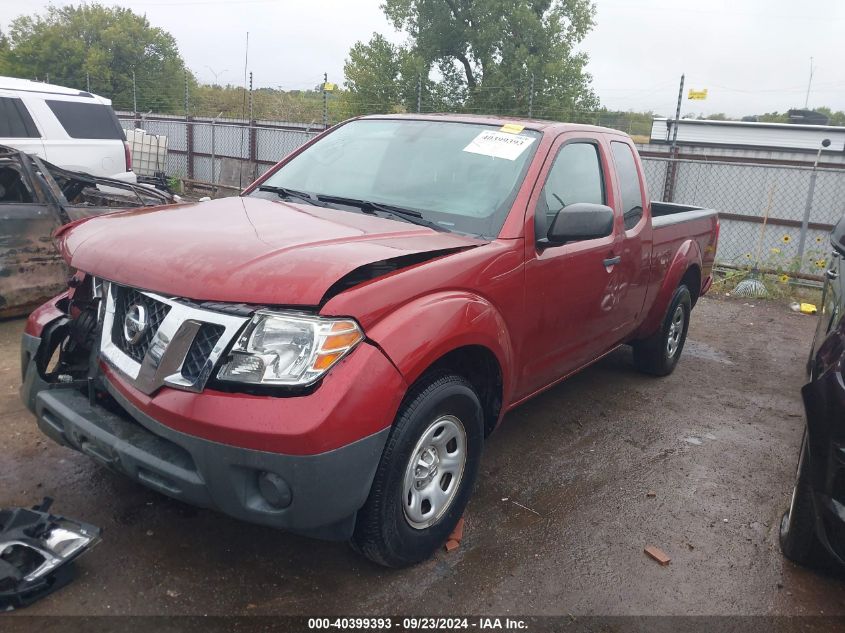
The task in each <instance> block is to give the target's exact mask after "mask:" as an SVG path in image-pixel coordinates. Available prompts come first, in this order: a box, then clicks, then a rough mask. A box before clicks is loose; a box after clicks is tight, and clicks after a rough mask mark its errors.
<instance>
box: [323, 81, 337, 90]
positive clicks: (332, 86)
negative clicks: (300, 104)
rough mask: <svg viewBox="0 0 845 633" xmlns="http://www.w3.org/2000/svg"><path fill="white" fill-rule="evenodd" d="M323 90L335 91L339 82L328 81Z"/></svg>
mask: <svg viewBox="0 0 845 633" xmlns="http://www.w3.org/2000/svg"><path fill="white" fill-rule="evenodd" d="M323 90H325V91H326V92H333V91H335V90H337V84H332V83H329V82H326V83H324V84H323Z"/></svg>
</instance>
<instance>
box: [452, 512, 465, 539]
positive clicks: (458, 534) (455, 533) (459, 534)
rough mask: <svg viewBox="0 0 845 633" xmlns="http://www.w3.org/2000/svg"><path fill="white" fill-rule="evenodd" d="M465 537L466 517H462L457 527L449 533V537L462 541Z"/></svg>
mask: <svg viewBox="0 0 845 633" xmlns="http://www.w3.org/2000/svg"><path fill="white" fill-rule="evenodd" d="M463 538H464V519H463V517H461V518H460V519H459V520H458V524H457V525H456V526H455V529H454V530H452V533H451V534H450V535H449V539H450V540H452V541H457V542H458V543H460V542H461V541H462V540H463Z"/></svg>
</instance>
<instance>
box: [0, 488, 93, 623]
mask: <svg viewBox="0 0 845 633" xmlns="http://www.w3.org/2000/svg"><path fill="white" fill-rule="evenodd" d="M51 504H52V499H49V498H45V499H44V501H43V502H42V503H41V504H40V505H38V506H35V507H34V508H32V509H27V508H9V509H4V510H0V611H12V610H14V609H19V608H22V607H25V606H28V605H30V604H32V603H33V602H35V601H36V600H38V599H40V598H43V597H44V596H46V595H47V594H50V593H52V592H53V591H56V590H57V589H59V588H61V587H63V586H65V585H66V584H67V583H68V582H70V581H71V580H72V579H73V567H72V565H71V563H72V562H73V561H74V560H75V559H76V558H78V557H79V556H80V555H81V554H83V553H84V552H86V551H87V550H89V549H90V548H91V547H93V546H94V545H96V544H97V543H98V542H99V541H100V528H98V527H95V526H93V525H89V524H87V523H82V522H80V521H75V520H72V519H68V518H65V517H63V516H57V515H54V514H50V512H49V509H50V506H51Z"/></svg>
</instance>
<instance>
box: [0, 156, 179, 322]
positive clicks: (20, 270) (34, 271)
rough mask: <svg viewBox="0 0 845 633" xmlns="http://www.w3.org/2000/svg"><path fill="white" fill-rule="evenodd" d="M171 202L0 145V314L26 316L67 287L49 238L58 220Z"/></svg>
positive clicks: (157, 194) (151, 192) (66, 272)
mask: <svg viewBox="0 0 845 633" xmlns="http://www.w3.org/2000/svg"><path fill="white" fill-rule="evenodd" d="M173 201H174V198H173V196H171V195H169V194H167V193H165V192H161V191H157V190H155V189H153V188H150V187H143V186H140V185H133V184H131V183H127V182H122V181H118V180H112V179H110V178H102V177H99V178H98V177H95V176H89V175H88V174H79V173H76V172H71V171H68V170H66V169H61V168H60V167H56V166H55V165H51V164H50V163H48V162H47V161H43V160H41V159H40V158H38V157H37V156H33V155H30V154H26V153H25V152H21V151H19V150H16V149H14V148H11V147H5V146H3V145H0V271H3V273H2V274H0V318H8V317H13V316H20V315H22V314H28V313H29V311H30V310H32V309H33V308H35V307H37V306H38V305H40V304H41V303H43V302H44V301H45V300H46V299H48V298H49V297H52V296H53V295H55V294H56V293H57V292H61V291H62V290H63V289H65V288H67V279H68V276H69V275H70V271H69V270H68V267H67V265H66V264H65V262H64V260H63V259H62V258H61V257H60V256H59V254H58V253H57V252H56V249H55V248H54V247H53V243H52V240H51V236H52V234H53V231H55V230H56V229H57V228H59V227H60V226H61V225H62V224H67V223H68V222H73V221H75V220H79V219H81V218H86V217H89V216H92V215H102V214H104V213H113V212H115V211H119V210H121V209H130V208H137V207H149V206H158V205H162V204H170V203H172V202H173Z"/></svg>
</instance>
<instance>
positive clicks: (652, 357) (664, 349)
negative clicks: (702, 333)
mask: <svg viewBox="0 0 845 633" xmlns="http://www.w3.org/2000/svg"><path fill="white" fill-rule="evenodd" d="M679 309H680V310H681V311H682V314H683V325H682V327H681V328H680V330H681V331H680V332H679V333H678V332H677V328H676V329H675V330H673V329H672V325H673V322H675V321H676V320H677V311H678V310H679ZM691 311H692V297H691V296H690V292H689V288H687V287H686V286H684V285H680V286H678V288H677V289H676V290H675V293H674V294H673V295H672V300H671V301H670V302H669V310H668V311H667V312H666V317H665V318H664V319H663V323H662V324H661V326H660V329H659V330H658V331H657V332H656V333H655V334H654V335H653V336H651V337H649V338H647V339H644V340H642V341H635V342H634V343H633V348H634V366H635V367H636V368H637V369H638V370H639V371H641V372H643V373H645V374H652V375H653V376H668V375H669V374H671V373H672V372H673V371H674V370H675V366H676V365H677V364H678V360H679V359H680V358H681V353H682V352H683V351H684V343H686V340H687V330H689V319H690V312H691ZM673 333H677V334H678V337H677V342H676V343H675V345H674V352H672V353H670V352H669V337H670V336H673V338H674V334H673Z"/></svg>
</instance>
